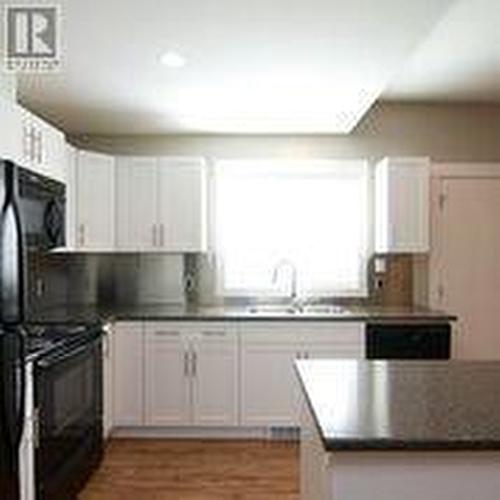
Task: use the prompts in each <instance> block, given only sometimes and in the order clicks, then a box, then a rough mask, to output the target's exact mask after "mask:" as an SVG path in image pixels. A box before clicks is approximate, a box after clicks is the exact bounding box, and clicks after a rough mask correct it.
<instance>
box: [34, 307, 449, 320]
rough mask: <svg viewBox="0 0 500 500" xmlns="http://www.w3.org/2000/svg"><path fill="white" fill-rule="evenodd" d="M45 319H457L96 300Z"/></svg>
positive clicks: (409, 312) (359, 310)
mask: <svg viewBox="0 0 500 500" xmlns="http://www.w3.org/2000/svg"><path fill="white" fill-rule="evenodd" d="M34 315H35V316H36V317H37V319H39V320H42V321H54V322H57V321H60V320H61V319H63V318H70V317H71V318H74V320H75V321H79V320H80V321H81V320H86V319H88V318H95V317H101V318H102V319H104V320H116V321H233V320H234V321H289V320H292V321H364V322H371V323H382V322H398V321H411V322H435V321H437V322H440V321H454V320H455V319H456V317H455V316H453V315H450V314H447V313H444V312H441V311H433V310H430V309H426V308H422V307H399V308H394V307H393V308H387V307H379V306H366V307H360V306H356V307H347V308H345V309H344V310H343V311H342V312H335V313H315V314H285V313H276V312H274V311H269V312H267V311H266V312H259V313H252V312H250V311H249V308H248V307H246V306H212V307H207V306H185V305H172V304H147V305H131V306H115V307H102V306H100V307H99V306H97V305H95V304H77V305H71V306H59V307H52V308H49V309H43V310H39V311H36V312H35V313H34Z"/></svg>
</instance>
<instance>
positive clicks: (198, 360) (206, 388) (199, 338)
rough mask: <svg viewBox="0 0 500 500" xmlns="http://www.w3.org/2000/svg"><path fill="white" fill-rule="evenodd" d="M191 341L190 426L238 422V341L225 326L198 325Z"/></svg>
mask: <svg viewBox="0 0 500 500" xmlns="http://www.w3.org/2000/svg"><path fill="white" fill-rule="evenodd" d="M191 339H192V347H191V349H192V356H193V359H192V361H193V364H192V390H193V424H194V425H200V426H232V425H237V423H238V339H237V332H236V330H235V328H234V327H230V326H228V325H227V324H214V325H212V324H207V325H200V326H197V329H196V331H195V333H193V335H192V336H191Z"/></svg>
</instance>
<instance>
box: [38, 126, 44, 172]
mask: <svg viewBox="0 0 500 500" xmlns="http://www.w3.org/2000/svg"><path fill="white" fill-rule="evenodd" d="M37 162H38V163H39V164H40V165H41V164H42V163H43V133H42V131H41V130H39V131H38V134H37Z"/></svg>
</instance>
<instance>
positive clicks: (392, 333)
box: [366, 322, 451, 359]
mask: <svg viewBox="0 0 500 500" xmlns="http://www.w3.org/2000/svg"><path fill="white" fill-rule="evenodd" d="M450 351H451V326H450V324H449V323H444V322H441V323H415V324H408V323H406V324H403V323H397V324H395V323H389V324H383V323H377V324H368V325H367V326H366V357H367V358H368V359H449V358H450Z"/></svg>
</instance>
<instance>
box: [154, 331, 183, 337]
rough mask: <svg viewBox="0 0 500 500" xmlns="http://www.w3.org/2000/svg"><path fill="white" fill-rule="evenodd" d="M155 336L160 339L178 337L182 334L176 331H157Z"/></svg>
mask: <svg viewBox="0 0 500 500" xmlns="http://www.w3.org/2000/svg"><path fill="white" fill-rule="evenodd" d="M155 335H157V336H158V337H178V336H179V335H180V333H179V332H176V331H175V330H156V331H155Z"/></svg>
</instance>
